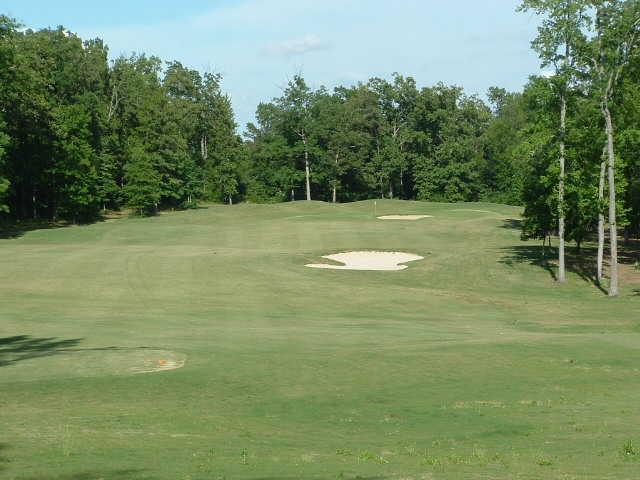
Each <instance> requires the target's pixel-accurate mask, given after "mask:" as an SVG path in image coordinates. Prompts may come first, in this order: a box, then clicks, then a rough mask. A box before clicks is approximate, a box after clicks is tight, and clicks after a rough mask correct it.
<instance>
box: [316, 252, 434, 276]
mask: <svg viewBox="0 0 640 480" xmlns="http://www.w3.org/2000/svg"><path fill="white" fill-rule="evenodd" d="M322 258H326V259H327V260H333V261H334V262H338V263H342V264H343V265H332V264H329V263H311V264H308V265H305V266H306V267H311V268H328V269H333V270H376V271H387V272H389V271H395V270H404V269H405V268H407V266H406V265H402V264H403V263H407V262H414V261H416V260H424V257H421V256H420V255H414V254H412V253H402V252H345V253H336V254H335V255H325V256H323V257H322Z"/></svg>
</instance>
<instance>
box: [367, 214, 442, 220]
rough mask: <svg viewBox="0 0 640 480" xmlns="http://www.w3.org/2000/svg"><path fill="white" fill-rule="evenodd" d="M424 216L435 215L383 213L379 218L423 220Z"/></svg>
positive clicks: (431, 216)
mask: <svg viewBox="0 0 640 480" xmlns="http://www.w3.org/2000/svg"><path fill="white" fill-rule="evenodd" d="M423 218H433V215H383V216H381V217H378V219H379V220H412V221H415V220H422V219H423Z"/></svg>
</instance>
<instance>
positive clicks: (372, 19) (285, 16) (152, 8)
mask: <svg viewBox="0 0 640 480" xmlns="http://www.w3.org/2000/svg"><path fill="white" fill-rule="evenodd" d="M518 3H519V2H518V0H393V1H392V0H209V1H206V0H182V1H176V0H173V1H168V0H129V1H122V0H110V1H107V2H87V1H86V0H82V1H81V0H68V1H64V0H56V1H52V0H3V1H2V7H0V9H1V10H2V12H3V13H9V14H10V15H11V16H13V17H16V18H17V19H18V20H20V21H21V22H22V23H23V24H25V25H26V26H29V27H34V28H36V27H46V26H53V27H55V26H57V25H64V26H65V27H67V28H68V29H69V30H71V31H73V32H76V33H78V34H79V35H80V36H82V37H85V38H88V37H96V36H98V37H100V38H103V39H104V40H105V41H106V43H107V44H108V45H109V47H110V53H111V56H112V57H115V56H118V55H120V54H123V53H124V54H129V53H131V52H133V51H136V52H145V53H147V54H154V55H158V56H160V57H161V58H163V59H165V60H170V59H176V60H179V61H181V62H182V63H184V64H185V65H188V66H189V67H192V68H196V69H198V70H201V71H214V72H218V73H221V74H222V75H223V77H224V81H223V88H224V89H225V91H226V92H228V93H229V94H230V96H231V99H232V101H233V105H234V109H235V112H236V118H237V121H238V123H239V126H240V129H241V130H243V129H244V125H245V124H246V122H247V121H250V120H252V119H253V113H254V111H255V107H256V105H257V104H258V103H259V102H260V101H265V100H269V99H271V98H272V97H274V96H279V95H280V93H281V91H282V88H283V87H284V85H285V84H286V82H287V80H288V79H290V78H291V77H292V76H293V75H294V74H296V73H302V74H303V75H304V76H305V78H306V79H307V81H308V83H309V84H311V85H312V86H314V87H317V86H320V85H326V86H327V87H330V88H331V87H334V86H336V85H339V84H353V83H355V82H357V81H358V80H366V79H367V78H369V77H372V76H379V77H385V78H387V77H390V76H391V74H392V73H393V72H399V73H401V74H403V75H410V76H413V77H414V78H415V79H416V81H417V82H418V84H419V85H432V84H434V83H436V82H438V81H443V82H445V83H450V84H456V85H460V86H462V87H464V88H465V90H466V92H467V93H477V94H480V95H482V94H484V93H485V92H486V90H487V89H488V88H489V87H490V86H494V85H496V86H502V87H504V88H507V89H512V90H515V89H520V88H522V86H523V85H524V84H525V83H526V81H527V78H528V76H529V75H531V74H533V73H538V71H539V62H538V59H537V58H536V56H535V54H534V53H533V52H532V51H531V49H530V48H529V44H530V41H531V39H532V38H533V36H534V35H535V29H536V20H535V18H534V17H532V16H531V15H530V14H523V13H516V12H515V9H516V7H517V4H518Z"/></svg>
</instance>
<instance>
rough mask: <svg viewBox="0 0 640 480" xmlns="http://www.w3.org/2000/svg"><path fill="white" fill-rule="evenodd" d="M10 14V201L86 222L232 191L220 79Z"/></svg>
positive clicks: (10, 208)
mask: <svg viewBox="0 0 640 480" xmlns="http://www.w3.org/2000/svg"><path fill="white" fill-rule="evenodd" d="M107 55H108V50H107V47H106V46H105V45H104V43H103V42H102V41H101V40H99V39H93V40H85V41H83V40H82V39H80V38H79V37H78V36H76V35H74V34H72V33H70V32H68V31H66V30H65V29H64V28H62V27H60V28H57V29H43V30H39V31H33V30H25V31H21V30H20V29H19V26H18V25H17V24H16V23H15V22H14V21H13V20H11V19H9V18H8V17H6V16H3V17H0V162H1V168H0V195H1V196H2V199H1V200H0V208H1V209H2V210H3V211H4V212H5V213H8V214H9V215H11V216H12V217H14V218H17V219H28V218H31V219H36V218H38V219H54V220H55V219H67V220H70V221H83V220H90V219H93V218H95V217H96V216H97V215H98V214H99V213H100V211H104V210H107V209H119V208H122V207H130V208H132V209H134V210H135V211H138V212H141V213H152V212H155V211H157V210H158V209H159V208H168V207H173V208H177V207H182V208H185V207H189V206H192V205H195V202H196V201H197V199H204V198H206V199H210V200H218V199H223V198H230V197H231V198H232V197H233V196H234V195H235V194H236V192H237V179H236V174H235V167H233V164H234V163H235V162H236V161H237V158H238V157H239V156H241V155H242V150H243V144H242V140H241V139H240V137H239V136H238V135H237V134H236V125H235V123H234V118H233V111H232V108H231V103H230V101H229V98H228V97H227V96H226V95H225V94H224V93H223V92H222V91H221V89H220V76H219V75H216V74H212V73H206V74H204V75H201V74H200V73H199V72H197V71H194V70H191V69H188V68H186V67H184V66H183V65H182V64H180V63H179V62H177V61H173V62H162V61H161V60H160V59H159V58H156V57H147V56H145V55H143V54H140V55H132V56H130V57H120V58H117V59H116V60H115V61H113V62H111V63H109V61H108V58H107Z"/></svg>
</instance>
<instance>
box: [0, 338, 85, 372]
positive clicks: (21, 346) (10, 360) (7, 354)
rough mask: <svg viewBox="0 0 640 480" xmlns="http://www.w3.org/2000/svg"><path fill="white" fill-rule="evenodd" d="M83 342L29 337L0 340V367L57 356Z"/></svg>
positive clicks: (78, 339)
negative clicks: (32, 359)
mask: <svg viewBox="0 0 640 480" xmlns="http://www.w3.org/2000/svg"><path fill="white" fill-rule="evenodd" d="M81 341H82V339H81V338H73V339H69V340H58V339H57V338H34V337H31V336H29V335H16V336H14V337H4V338H0V367H4V366H7V365H13V364H15V363H18V362H20V361H22V360H29V359H31V358H39V357H47V356H50V355H56V354H58V353H62V352H65V351H68V350H69V349H70V348H71V347H75V346H76V345H78V344H79V343H80V342H81Z"/></svg>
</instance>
